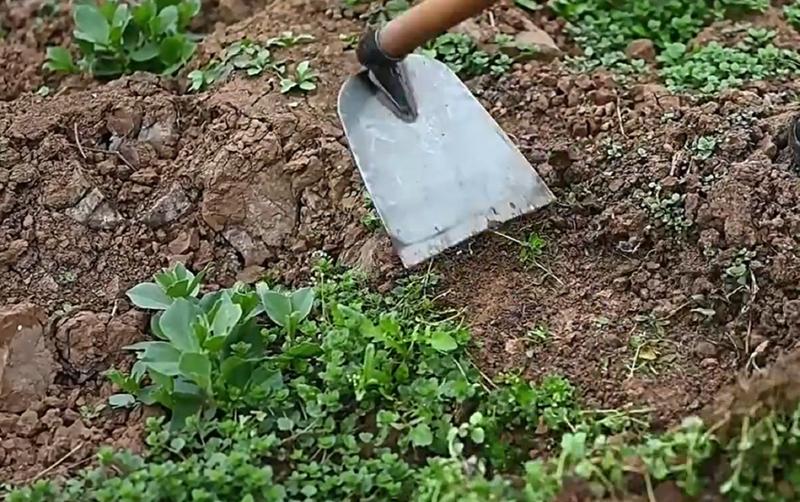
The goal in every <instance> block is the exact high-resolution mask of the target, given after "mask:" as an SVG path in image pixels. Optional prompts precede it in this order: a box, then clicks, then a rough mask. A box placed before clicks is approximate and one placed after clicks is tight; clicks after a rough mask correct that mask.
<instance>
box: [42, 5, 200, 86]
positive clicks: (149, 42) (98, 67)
mask: <svg viewBox="0 0 800 502" xmlns="http://www.w3.org/2000/svg"><path fill="white" fill-rule="evenodd" d="M199 11H200V1H199V0H143V1H141V2H139V3H136V4H134V5H129V4H128V3H125V2H120V1H118V0H103V1H101V2H98V3H91V2H83V3H76V5H75V6H74V8H73V20H74V23H75V30H74V31H73V37H74V39H75V41H76V43H77V45H78V48H79V49H80V52H81V54H82V56H83V57H82V58H81V59H80V60H79V61H78V62H77V63H73V60H72V56H71V54H70V52H69V51H68V50H67V49H65V48H59V47H50V48H48V50H47V61H46V62H45V68H47V69H49V70H51V71H56V72H75V71H85V72H88V73H90V74H92V75H94V76H96V77H103V78H114V77H118V76H120V75H123V74H127V73H132V72H135V71H147V72H153V73H160V74H164V75H171V74H174V73H175V72H176V71H177V70H179V69H180V68H181V67H183V66H184V65H185V64H186V63H187V62H188V61H189V59H190V58H191V57H192V56H193V55H194V52H195V48H196V44H195V42H194V40H193V39H192V38H191V37H190V36H189V34H188V33H187V30H188V27H189V23H190V22H191V20H192V18H194V16H196V15H197V13H198V12H199Z"/></svg>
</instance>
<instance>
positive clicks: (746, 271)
mask: <svg viewBox="0 0 800 502" xmlns="http://www.w3.org/2000/svg"><path fill="white" fill-rule="evenodd" d="M761 267H762V263H761V261H760V260H758V259H757V253H756V252H755V251H753V250H750V249H746V248H745V249H740V250H739V251H738V252H737V253H736V255H735V256H734V257H733V259H732V260H731V261H730V264H729V265H728V266H727V267H725V270H724V280H725V287H726V290H727V291H728V293H727V295H726V296H727V297H728V298H730V297H732V296H733V295H735V294H736V293H738V292H740V291H743V292H745V293H747V294H751V293H753V291H754V289H755V288H757V287H758V286H757V284H756V271H757V270H758V269H759V268H761Z"/></svg>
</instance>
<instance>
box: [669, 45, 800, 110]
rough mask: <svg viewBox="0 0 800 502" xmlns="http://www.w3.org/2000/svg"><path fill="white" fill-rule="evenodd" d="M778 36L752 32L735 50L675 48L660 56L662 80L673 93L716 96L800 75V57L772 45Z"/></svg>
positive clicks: (720, 47)
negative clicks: (748, 84) (757, 82)
mask: <svg viewBox="0 0 800 502" xmlns="http://www.w3.org/2000/svg"><path fill="white" fill-rule="evenodd" d="M774 35H775V34H774V33H769V32H768V33H767V34H766V36H764V34H763V33H761V32H760V31H758V30H750V32H749V36H748V37H747V38H746V39H745V40H743V41H742V42H740V43H738V44H737V45H736V46H734V47H724V46H722V45H720V44H719V43H718V42H710V43H709V44H708V45H705V46H703V47H701V48H699V49H696V50H694V51H688V49H687V47H686V45H684V44H682V43H675V44H671V45H669V46H668V47H667V48H666V49H665V50H664V52H662V53H661V55H660V56H659V61H660V62H661V63H662V65H663V68H662V69H661V76H662V77H663V78H664V80H665V82H666V83H667V86H668V87H669V88H670V89H672V90H676V91H684V90H698V91H700V92H701V93H706V94H712V93H716V92H719V91H721V90H724V89H727V88H730V87H737V86H741V85H742V84H744V83H746V82H749V81H753V80H764V79H769V78H775V77H782V76H787V75H790V74H794V73H797V72H798V71H800V55H798V54H797V53H796V52H795V51H792V50H789V49H779V48H777V47H775V46H774V45H773V44H772V43H771V39H772V38H773V37H774ZM765 40H767V41H765Z"/></svg>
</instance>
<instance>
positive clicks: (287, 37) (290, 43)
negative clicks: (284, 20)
mask: <svg viewBox="0 0 800 502" xmlns="http://www.w3.org/2000/svg"><path fill="white" fill-rule="evenodd" d="M313 40H314V37H313V36H311V35H309V34H306V33H303V34H300V35H295V34H294V33H293V32H291V31H284V32H283V33H281V34H280V35H278V36H277V37H274V38H270V39H269V40H267V46H268V47H280V48H286V47H294V46H295V45H298V44H302V43H308V42H311V41H313Z"/></svg>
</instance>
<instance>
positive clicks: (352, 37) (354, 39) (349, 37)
mask: <svg viewBox="0 0 800 502" xmlns="http://www.w3.org/2000/svg"><path fill="white" fill-rule="evenodd" d="M339 40H341V41H342V43H344V50H346V51H350V50H353V49H355V48H356V46H357V45H358V40H359V34H358V33H350V34H344V33H340V34H339Z"/></svg>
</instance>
